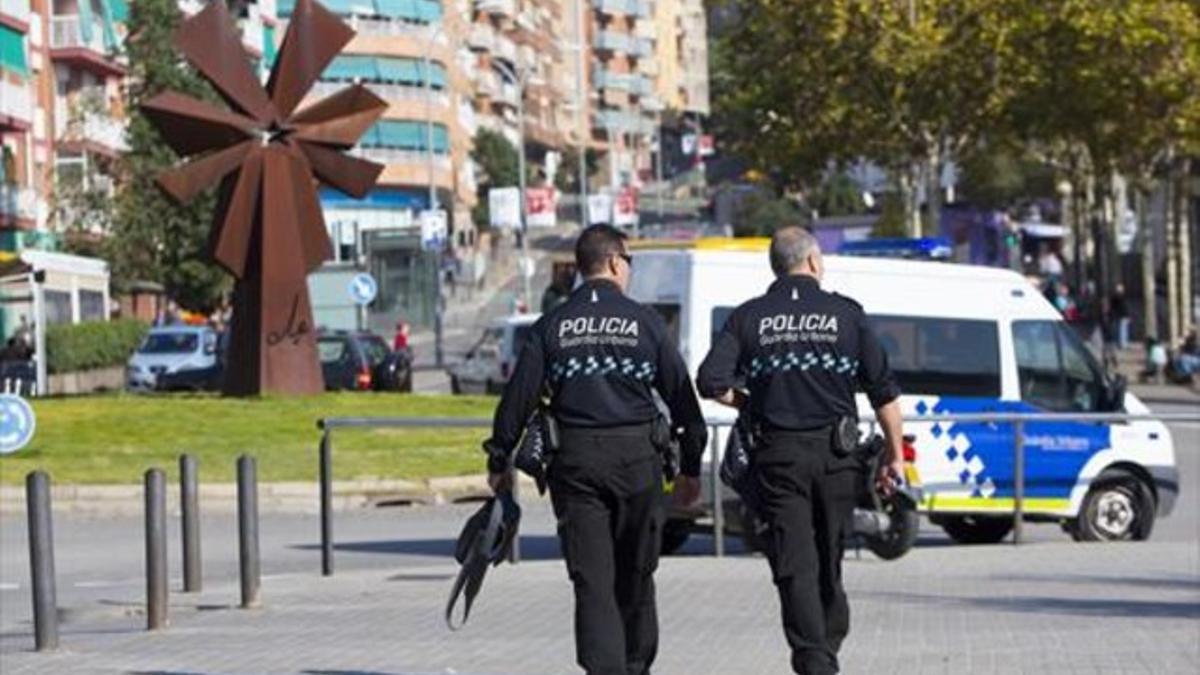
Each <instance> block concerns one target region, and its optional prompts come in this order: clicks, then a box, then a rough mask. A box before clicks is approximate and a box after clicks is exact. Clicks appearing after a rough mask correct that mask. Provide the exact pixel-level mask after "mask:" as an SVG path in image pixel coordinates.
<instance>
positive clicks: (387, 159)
mask: <svg viewBox="0 0 1200 675" xmlns="http://www.w3.org/2000/svg"><path fill="white" fill-rule="evenodd" d="M350 154H351V155H354V156H355V157H362V158H363V159H369V160H371V161H372V162H379V163H380V164H407V165H418V166H429V153H428V152H425V151H423V150H404V149H401V148H364V147H362V146H357V147H355V148H352V149H351V150H350ZM433 168H434V169H435V170H441V171H447V170H449V169H450V156H449V155H446V154H438V153H434V155H433Z"/></svg>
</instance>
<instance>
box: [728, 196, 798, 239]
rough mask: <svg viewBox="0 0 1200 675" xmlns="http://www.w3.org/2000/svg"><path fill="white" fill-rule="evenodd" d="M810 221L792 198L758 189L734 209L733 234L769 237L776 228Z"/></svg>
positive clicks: (737, 235) (736, 235)
mask: <svg viewBox="0 0 1200 675" xmlns="http://www.w3.org/2000/svg"><path fill="white" fill-rule="evenodd" d="M808 222H809V219H808V217H806V216H805V215H804V212H803V211H801V210H800V208H799V207H798V206H796V203H795V202H793V201H792V200H790V199H787V198H786V197H774V196H772V195H770V194H766V193H763V192H757V191H756V192H751V193H750V194H747V195H746V196H745V197H743V198H742V199H741V201H740V202H739V203H738V205H737V209H736V210H735V211H734V223H733V236H735V237H769V236H771V234H772V233H773V232H774V231H775V230H776V228H779V227H784V226H787V225H806V224H807V223H808Z"/></svg>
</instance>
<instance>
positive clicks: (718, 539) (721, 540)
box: [709, 426, 725, 558]
mask: <svg viewBox="0 0 1200 675" xmlns="http://www.w3.org/2000/svg"><path fill="white" fill-rule="evenodd" d="M719 432H720V427H717V426H714V427H712V464H711V465H710V468H709V477H710V478H711V479H712V498H713V548H714V549H715V550H714V554H715V555H716V556H717V557H718V558H721V557H724V556H725V503H724V501H725V500H724V499H723V498H722V496H721V458H720V457H719V455H720V453H721V440H720V436H719V435H718V433H719Z"/></svg>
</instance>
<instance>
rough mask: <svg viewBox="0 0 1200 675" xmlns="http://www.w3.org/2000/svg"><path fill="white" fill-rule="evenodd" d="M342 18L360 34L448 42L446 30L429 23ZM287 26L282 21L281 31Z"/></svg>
mask: <svg viewBox="0 0 1200 675" xmlns="http://www.w3.org/2000/svg"><path fill="white" fill-rule="evenodd" d="M342 20H343V21H345V22H346V24H347V25H349V26H350V27H351V28H352V29H354V32H355V33H357V34H358V35H359V36H381V37H403V38H408V39H411V40H415V41H417V42H418V43H419V44H421V45H422V46H424V45H426V44H428V43H429V41H430V39H432V40H433V41H434V43H435V44H438V45H445V44H447V42H448V39H447V37H446V33H445V31H438V30H437V29H436V28H431V27H430V26H429V25H428V24H424V25H423V24H414V23H409V22H407V21H399V20H397V19H387V18H367V17H363V16H357V15H355V16H348V17H342ZM286 28H287V22H286V21H280V22H279V30H280V32H281V33H282V32H285V31H286Z"/></svg>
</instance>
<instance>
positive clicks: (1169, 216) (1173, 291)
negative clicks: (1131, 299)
mask: <svg viewBox="0 0 1200 675" xmlns="http://www.w3.org/2000/svg"><path fill="white" fill-rule="evenodd" d="M1178 195H1179V179H1178V173H1177V172H1176V169H1175V163H1174V162H1172V163H1171V169H1170V173H1169V174H1168V176H1167V199H1166V213H1165V214H1164V215H1165V219H1164V222H1165V225H1166V233H1167V279H1166V281H1167V333H1166V335H1164V336H1163V339H1164V341H1165V342H1166V343H1167V344H1168V345H1173V344H1175V338H1177V337H1178V336H1179V304H1180V303H1179V222H1178V213H1179V209H1178V205H1179V204H1178Z"/></svg>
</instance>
